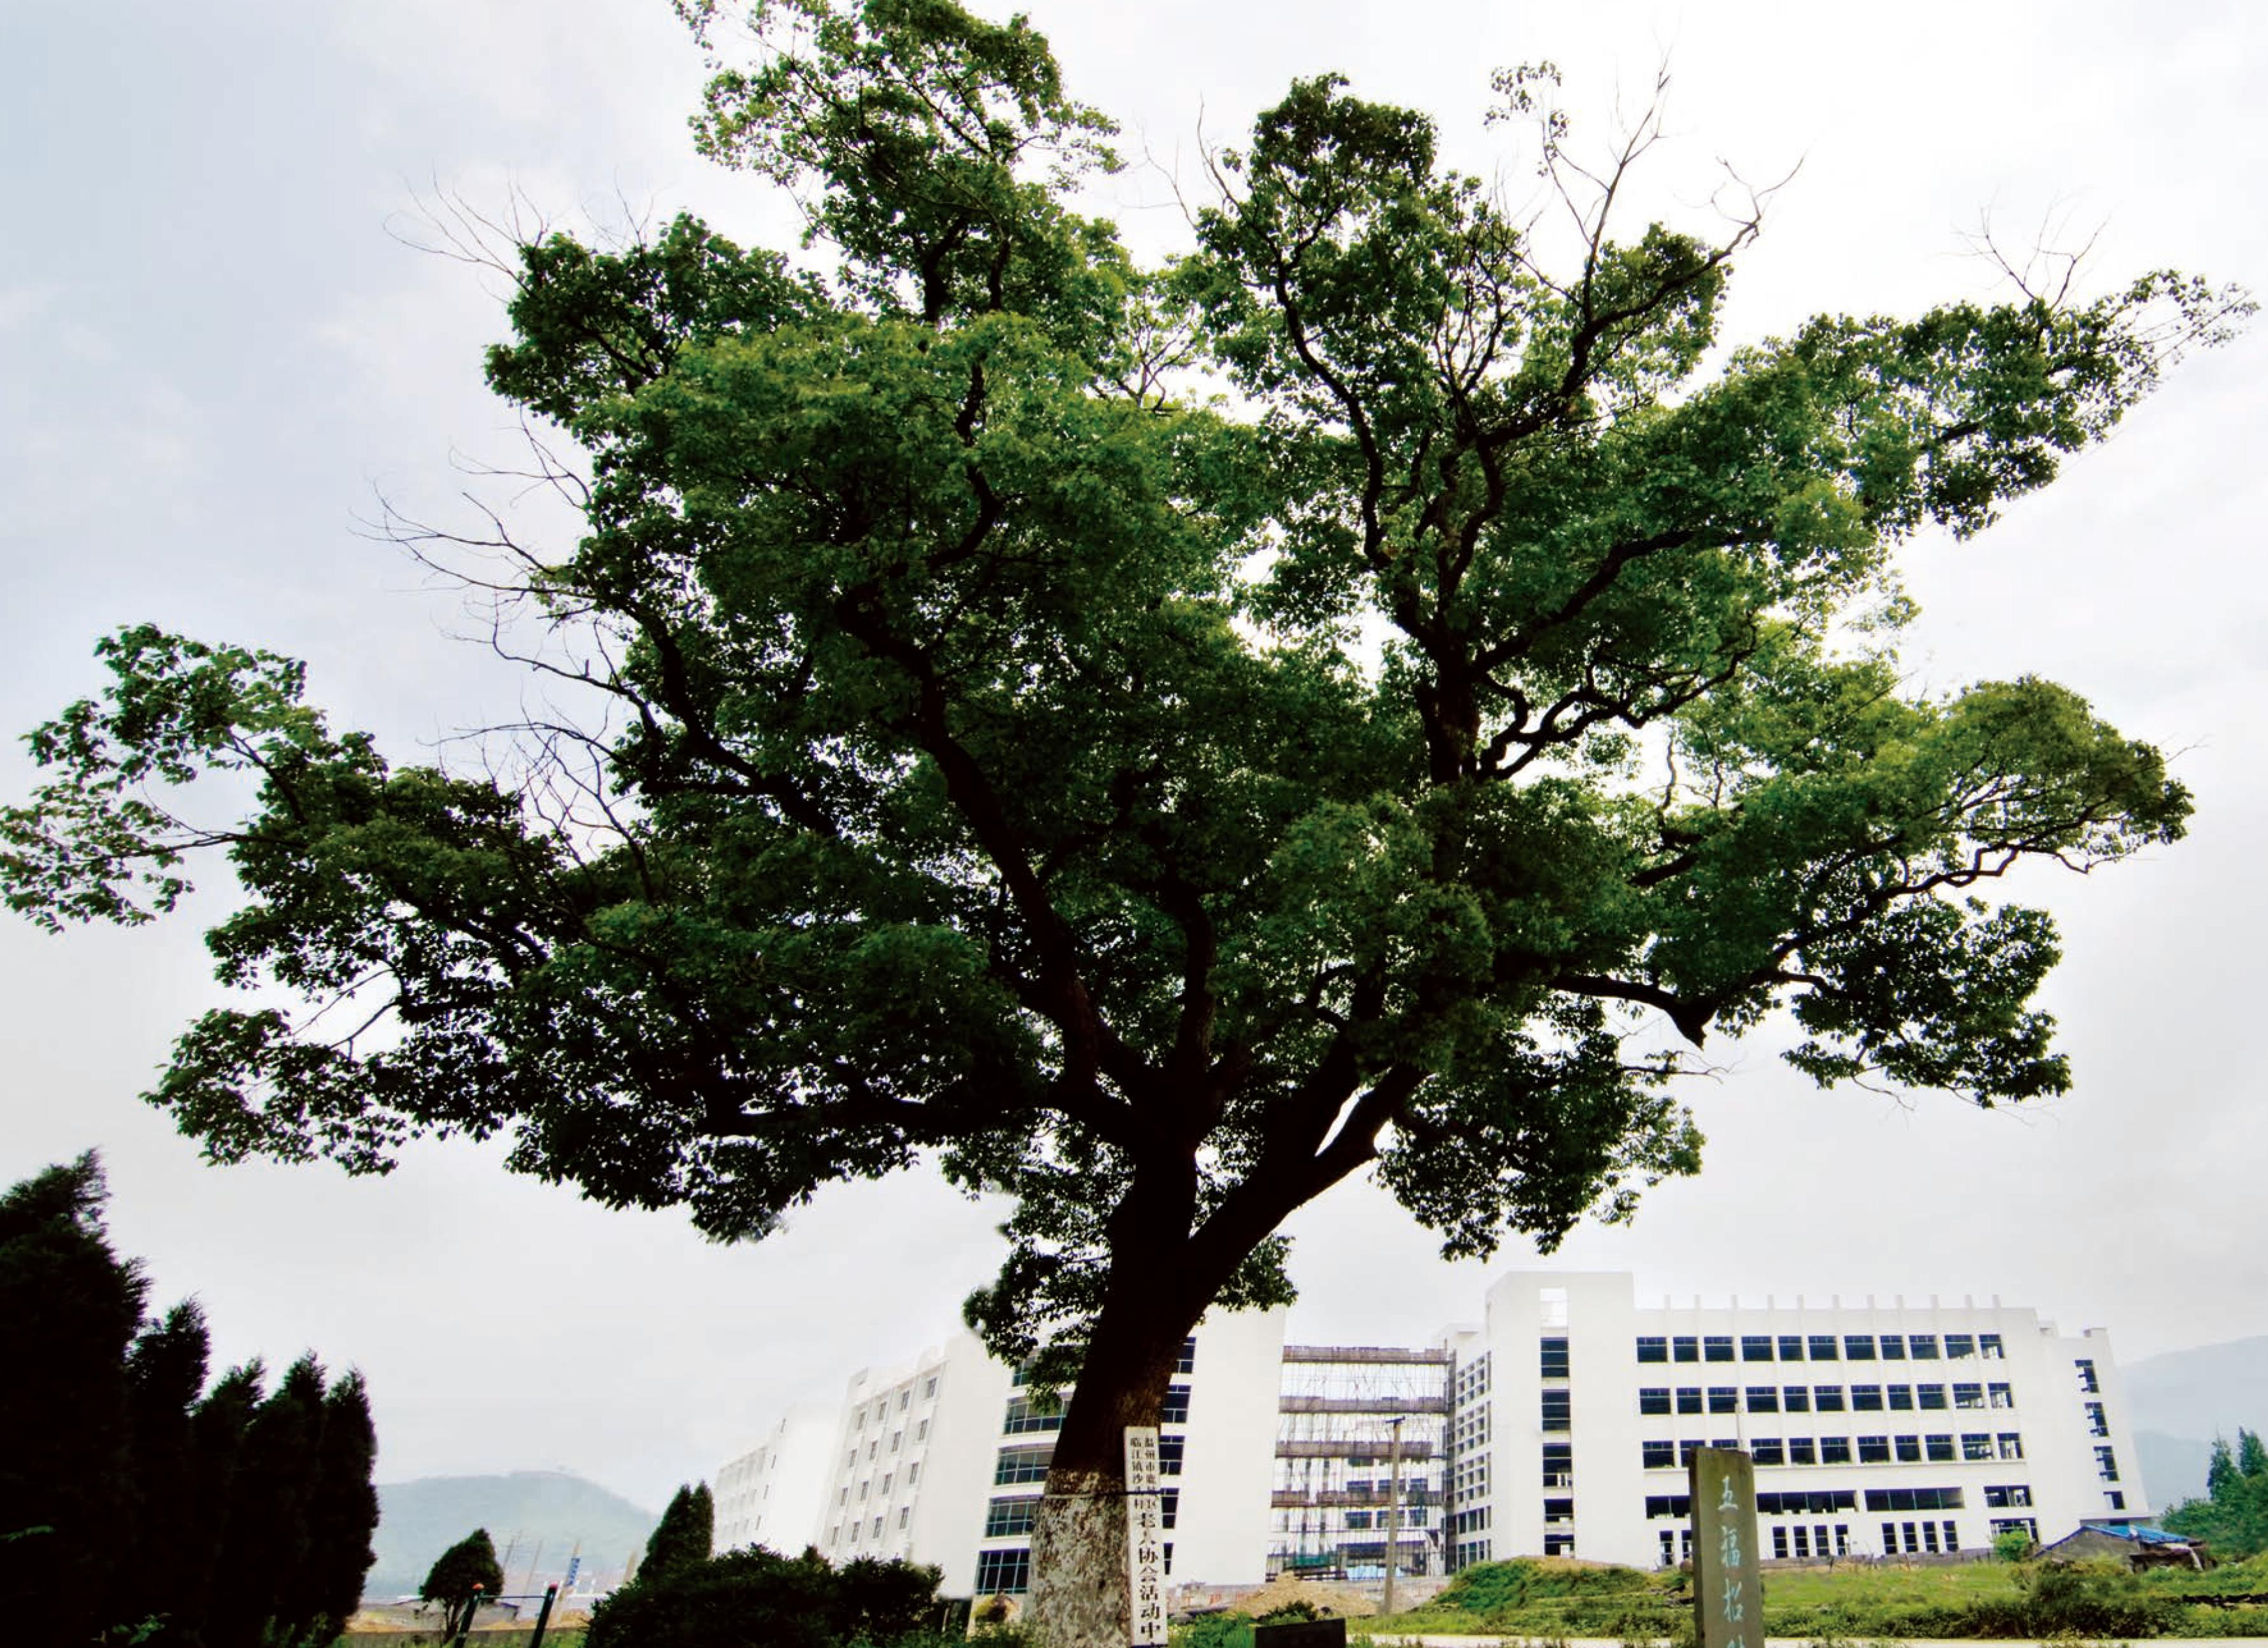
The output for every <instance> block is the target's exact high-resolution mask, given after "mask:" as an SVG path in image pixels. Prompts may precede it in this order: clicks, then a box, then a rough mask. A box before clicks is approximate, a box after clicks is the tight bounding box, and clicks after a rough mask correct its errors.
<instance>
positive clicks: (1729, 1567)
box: [1686, 1448, 1764, 1648]
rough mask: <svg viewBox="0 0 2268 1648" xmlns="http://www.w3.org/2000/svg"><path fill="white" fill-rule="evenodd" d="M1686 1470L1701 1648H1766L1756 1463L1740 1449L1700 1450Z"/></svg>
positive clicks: (1696, 1608)
mask: <svg viewBox="0 0 2268 1648" xmlns="http://www.w3.org/2000/svg"><path fill="white" fill-rule="evenodd" d="M1686 1471H1687V1477H1686V1480H1687V1483H1688V1486H1689V1488H1690V1490H1691V1493H1692V1500H1693V1599H1694V1608H1695V1610H1696V1613H1697V1615H1698V1618H1697V1622H1696V1623H1697V1627H1698V1630H1697V1633H1696V1634H1697V1637H1698V1641H1699V1648H1764V1584H1763V1580H1762V1578H1761V1577H1760V1576H1759V1574H1758V1572H1757V1569H1756V1563H1757V1553H1756V1465H1755V1463H1754V1462H1753V1461H1752V1460H1750V1459H1749V1456H1748V1455H1747V1454H1746V1453H1742V1452H1741V1451H1740V1450H1739V1449H1738V1448H1697V1449H1695V1450H1694V1453H1693V1458H1692V1461H1691V1463H1690V1464H1689V1465H1688V1466H1687V1467H1686Z"/></svg>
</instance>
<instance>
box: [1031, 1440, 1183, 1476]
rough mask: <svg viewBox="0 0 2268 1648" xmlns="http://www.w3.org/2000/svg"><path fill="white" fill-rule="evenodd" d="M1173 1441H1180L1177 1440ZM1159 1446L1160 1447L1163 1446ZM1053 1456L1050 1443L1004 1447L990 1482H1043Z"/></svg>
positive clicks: (1054, 1449)
mask: <svg viewBox="0 0 2268 1648" xmlns="http://www.w3.org/2000/svg"><path fill="white" fill-rule="evenodd" d="M1175 1440H1176V1441H1178V1440H1180V1438H1175ZM1160 1446H1161V1447H1162V1446H1163V1444H1160ZM1055 1454H1056V1447H1055V1444H1054V1443H1052V1442H1048V1443H1042V1444H1041V1445H1038V1446H1031V1445H1028V1444H1027V1445H1026V1446H1020V1447H1004V1448H1002V1449H1001V1450H1000V1460H999V1463H998V1465H996V1466H995V1467H994V1468H993V1471H992V1480H993V1482H995V1483H997V1484H998V1485H1000V1486H1003V1487H1005V1486H1006V1485H1007V1484H1008V1483H1010V1482H1045V1481H1047V1479H1048V1462H1049V1460H1052V1459H1054V1458H1055Z"/></svg>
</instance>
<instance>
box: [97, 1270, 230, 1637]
mask: <svg viewBox="0 0 2268 1648" xmlns="http://www.w3.org/2000/svg"><path fill="white" fill-rule="evenodd" d="M210 1355H211V1346H210V1335H209V1334H208V1333H207V1330H206V1327H205V1318H204V1312H203V1310H202V1309H201V1308H200V1307H199V1306H198V1305H197V1303H196V1301H195V1300H194V1299H185V1300H183V1301H182V1302H181V1303H180V1304H179V1305H176V1306H173V1309H172V1310H170V1311H168V1312H167V1313H166V1318H165V1320H164V1321H161V1322H155V1323H152V1324H151V1325H150V1326H148V1327H146V1328H144V1329H143V1330H142V1335H141V1336H140V1337H139V1338H137V1339H136V1340H135V1342H134V1349H133V1350H132V1352H131V1353H130V1354H129V1356H128V1357H127V1362H126V1380H127V1402H128V1408H129V1426H128V1430H129V1447H130V1450H131V1454H132V1460H133V1480H132V1488H133V1513H134V1534H133V1538H132V1541H131V1542H130V1543H129V1546H128V1548H127V1549H128V1556H127V1559H126V1560H125V1561H124V1562H123V1563H121V1564H120V1568H119V1573H118V1583H117V1585H116V1587H115V1597H116V1602H115V1605H114V1608H113V1609H112V1612H113V1614H114V1615H115V1618H116V1619H117V1621H119V1622H129V1623H136V1622H142V1621H146V1620H152V1619H154V1620H158V1621H159V1622H161V1624H162V1627H163V1629H162V1630H161V1632H160V1636H161V1638H162V1639H163V1640H165V1641H166V1642H169V1643H170V1642H173V1641H179V1640H182V1638H183V1630H184V1628H185V1627H186V1626H187V1625H188V1618H187V1615H186V1613H185V1609H186V1608H187V1607H188V1601H189V1598H190V1596H191V1593H193V1592H194V1590H195V1578H196V1574H195V1550H196V1549H197V1544H198V1536H197V1532H196V1530H197V1527H198V1524H199V1523H200V1522H202V1521H203V1519H204V1518H205V1516H206V1509H205V1506H204V1505H203V1503H202V1501H201V1500H200V1498H199V1497H198V1494H197V1492H196V1484H195V1468H194V1453H193V1448H192V1443H191V1434H192V1431H193V1428H194V1424H195V1411H196V1407H197V1402H198V1400H199V1398H201V1397H202V1396H203V1394H204V1388H205V1375H206V1369H207V1365H208V1363H209V1361H210Z"/></svg>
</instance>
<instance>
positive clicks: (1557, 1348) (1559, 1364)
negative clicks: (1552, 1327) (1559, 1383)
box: [1540, 1339, 1567, 1379]
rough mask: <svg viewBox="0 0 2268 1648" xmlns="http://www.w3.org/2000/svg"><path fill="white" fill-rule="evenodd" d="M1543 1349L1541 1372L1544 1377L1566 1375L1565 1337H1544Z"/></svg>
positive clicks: (1550, 1377) (1563, 1376)
mask: <svg viewBox="0 0 2268 1648" xmlns="http://www.w3.org/2000/svg"><path fill="white" fill-rule="evenodd" d="M1540 1343H1541V1345H1542V1350H1543V1357H1542V1362H1543V1377H1544V1378H1545V1379H1565V1378H1566V1377H1567V1342H1566V1341H1565V1339H1545V1340H1543V1341H1541V1342H1540Z"/></svg>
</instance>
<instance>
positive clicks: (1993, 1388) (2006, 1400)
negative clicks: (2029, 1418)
mask: <svg viewBox="0 0 2268 1648" xmlns="http://www.w3.org/2000/svg"><path fill="white" fill-rule="evenodd" d="M1985 1398H1986V1400H1988V1401H1989V1402H1991V1403H1992V1406H1993V1407H1995V1408H2013V1407H2014V1406H2015V1405H2016V1392H2015V1387H2014V1386H2010V1385H1987V1386H1986V1387H1985Z"/></svg>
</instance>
